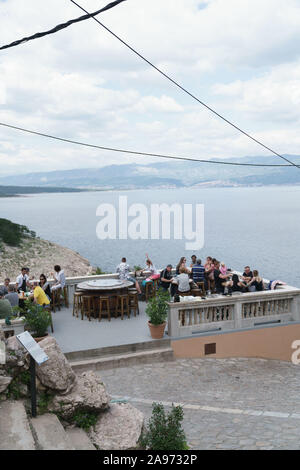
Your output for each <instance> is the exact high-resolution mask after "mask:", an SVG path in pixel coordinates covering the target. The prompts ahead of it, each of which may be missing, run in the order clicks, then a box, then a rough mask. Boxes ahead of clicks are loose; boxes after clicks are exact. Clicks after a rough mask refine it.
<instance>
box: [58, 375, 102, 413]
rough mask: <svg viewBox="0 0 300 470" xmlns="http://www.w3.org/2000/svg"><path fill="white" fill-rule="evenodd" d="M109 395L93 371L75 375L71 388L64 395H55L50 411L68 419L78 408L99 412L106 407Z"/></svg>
mask: <svg viewBox="0 0 300 470" xmlns="http://www.w3.org/2000/svg"><path fill="white" fill-rule="evenodd" d="M109 400H110V397H109V396H108V394H107V393H106V389H105V386H104V384H103V383H102V382H101V379H100V377H99V376H98V375H96V374H95V373H94V372H93V371H88V372H83V373H82V374H81V375H79V376H77V379H76V382H75V384H74V387H73V389H72V390H71V391H70V392H69V393H68V394H64V395H56V396H55V397H54V399H53V401H52V403H51V405H50V411H55V412H59V413H60V415H61V416H62V417H63V418H64V419H66V420H68V419H70V418H71V417H72V416H73V415H74V413H75V412H76V411H78V410H84V411H94V412H100V411H103V410H105V409H107V408H108V406H109Z"/></svg>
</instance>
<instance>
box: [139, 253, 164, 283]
mask: <svg viewBox="0 0 300 470" xmlns="http://www.w3.org/2000/svg"><path fill="white" fill-rule="evenodd" d="M145 271H146V272H149V271H150V273H151V274H150V276H149V277H147V279H145V280H144V281H143V282H142V285H143V286H145V285H146V282H150V281H153V280H154V279H159V278H160V274H159V271H158V270H157V269H156V267H155V266H154V264H153V263H152V261H151V260H150V258H149V256H148V253H146V267H145V268H144V269H143V270H142V271H141V275H143V274H144V272H145Z"/></svg>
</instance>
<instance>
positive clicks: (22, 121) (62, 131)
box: [0, 0, 300, 182]
mask: <svg viewBox="0 0 300 470" xmlns="http://www.w3.org/2000/svg"><path fill="white" fill-rule="evenodd" d="M108 2H109V0H107V1H104V0H97V1H96V0H78V3H79V4H81V5H82V6H83V7H84V8H85V9H87V10H89V11H95V10H97V9H99V8H101V7H102V6H104V5H106V4H107V3H108ZM82 14H83V12H82V11H81V10H80V9H79V8H78V7H76V6H75V5H74V4H72V3H71V2H70V0H43V2H41V1H38V0H26V2H24V0H0V46H1V45H4V44H7V43H9V42H12V41H14V40H17V39H20V38H22V37H23V36H28V35H31V34H34V33H35V32H38V31H43V30H47V29H50V28H52V27H54V26H55V25H57V24H59V23H62V22H64V21H67V20H69V19H71V18H76V17H78V16H81V15H82ZM98 18H99V20H100V21H102V22H103V23H104V24H105V25H106V26H108V27H109V28H110V29H111V30H112V31H113V32H115V33H116V34H117V35H119V36H120V37H121V38H123V39H124V40H125V41H126V42H128V43H129V44H130V45H131V46H133V47H134V48H135V49H137V50H138V51H139V52H141V53H142V54H143V55H144V56H145V57H146V58H148V59H149V60H150V61H152V62H153V63H154V64H155V65H157V66H158V67H160V68H161V69H162V70H163V71H164V72H166V73H167V74H169V75H170V76H171V77H172V78H174V79H175V80H176V81H178V82H179V83H181V84H182V85H183V86H185V87H186V88H188V89H189V90H190V91H191V92H192V93H193V94H195V95H197V96H198V97H199V98H200V99H201V100H202V101H204V102H205V103H207V104H208V105H209V106H211V107H212V108H214V109H216V110H217V111H218V112H219V113H221V114H223V115H224V116H225V117H226V118H227V119H229V120H232V121H233V122H234V123H236V124H237V125H239V126H240V127H242V128H243V129H244V130H245V131H247V132H249V133H251V134H252V135H253V136H254V137H256V138H258V139H260V140H262V141H263V142H264V143H265V144H266V145H267V146H269V147H272V148H273V149H274V150H276V151H277V152H279V153H284V154H298V155H299V154H300V151H299V150H300V132H299V122H300V106H299V105H300V50H299V47H298V46H299V43H300V0H285V1H284V2H283V1H282V0H163V1H162V0H151V1H150V0H127V1H125V2H123V3H122V4H120V5H119V6H117V7H115V8H113V9H111V10H109V11H107V12H105V13H103V14H101V15H99V17H98ZM0 122H4V123H7V124H11V125H16V126H20V127H26V128H28V129H31V130H35V131H38V132H44V133H49V134H52V135H57V136H60V137H63V138H68V139H74V140H81V141H84V142H88V143H92V144H96V145H101V146H110V147H119V148H125V149H131V150H137V151H145V152H156V153H168V154H175V155H182V156H185V157H196V158H204V159H213V158H223V159H230V158H234V157H242V156H251V155H253V156H254V155H255V156H259V155H268V152H267V151H266V150H264V149H261V148H260V147H259V146H258V145H257V144H255V143H254V142H251V141H250V140H248V139H247V138H246V137H245V136H243V135H241V134H239V133H238V132H237V131H236V130H234V129H233V128H231V127H229V126H228V125H226V124H225V123H224V122H222V121H221V120H219V119H218V118H216V117H215V116H214V115H212V114H211V113H210V112H208V111H207V110H206V109H205V108H203V107H202V106H200V105H199V104H198V103H196V102H195V101H194V100H192V99H191V98H190V97H189V96H187V95H185V94H184V93H183V92H181V91H180V90H179V89H177V88H176V87H174V86H173V85H172V84H171V83H170V82H168V81H167V80H166V79H165V78H163V77H162V76H161V75H159V74H158V73H157V72H156V71H154V70H153V69H151V68H150V67H149V66H148V65H147V64H146V63H144V62H143V61H142V60H141V59H140V58H138V57H137V56H136V55H134V54H133V53H132V52H131V51H129V50H128V49H127V48H126V47H125V46H124V45H123V44H121V43H120V42H119V41H117V40H116V39H115V38H114V37H113V36H111V35H110V34H109V33H108V32H107V31H106V30H105V29H104V28H102V27H100V26H99V25H98V24H97V23H96V22H95V21H94V20H92V19H90V20H87V21H84V22H82V23H79V24H75V25H72V26H70V27H69V28H67V29H64V30H63V31H61V32H58V33H56V34H54V35H49V36H46V37H44V38H41V39H36V40H34V41H31V42H27V43H25V44H22V45H20V46H18V47H15V48H11V49H6V50H3V51H0ZM152 161H153V159H150V158H147V157H130V156H125V155H123V154H116V153H110V152H107V151H100V150H93V149H88V148H82V147H77V146H73V145H71V144H65V143H58V142H54V141H51V140H48V139H45V138H42V137H33V136H29V135H27V134H24V133H21V132H17V131H14V130H10V129H7V128H3V127H2V126H0V168H1V175H9V174H18V173H20V172H22V173H29V172H41V171H52V170H65V169H73V168H89V167H101V166H105V165H110V164H121V163H129V162H138V163H142V164H145V163H147V162H149V163H150V162H152ZM279 163H280V160H279ZM8 182H9V180H8Z"/></svg>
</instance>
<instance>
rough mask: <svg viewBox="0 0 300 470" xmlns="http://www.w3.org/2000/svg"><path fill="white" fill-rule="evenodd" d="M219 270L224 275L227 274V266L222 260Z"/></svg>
mask: <svg viewBox="0 0 300 470" xmlns="http://www.w3.org/2000/svg"><path fill="white" fill-rule="evenodd" d="M220 272H221V274H224V275H225V274H227V267H226V265H225V263H224V261H222V262H221V264H220Z"/></svg>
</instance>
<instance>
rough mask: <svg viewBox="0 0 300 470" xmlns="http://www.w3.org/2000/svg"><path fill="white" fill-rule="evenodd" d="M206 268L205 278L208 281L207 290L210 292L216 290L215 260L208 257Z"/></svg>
mask: <svg viewBox="0 0 300 470" xmlns="http://www.w3.org/2000/svg"><path fill="white" fill-rule="evenodd" d="M204 268H205V278H206V281H207V288H208V290H210V291H212V292H213V291H214V290H215V278H214V270H215V265H214V264H213V259H212V257H211V256H208V257H207V258H206V263H205V265H204Z"/></svg>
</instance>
